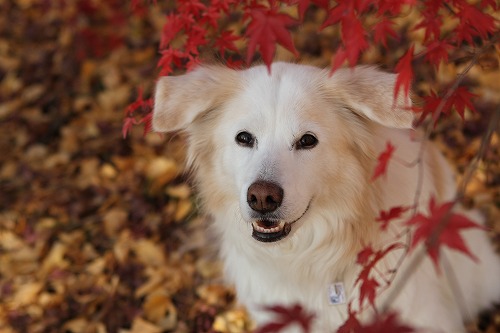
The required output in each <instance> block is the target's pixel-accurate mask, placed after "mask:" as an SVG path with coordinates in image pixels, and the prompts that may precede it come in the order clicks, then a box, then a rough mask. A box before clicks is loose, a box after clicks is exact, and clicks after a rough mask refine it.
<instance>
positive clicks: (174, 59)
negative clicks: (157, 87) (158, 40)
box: [156, 48, 187, 76]
mask: <svg viewBox="0 0 500 333" xmlns="http://www.w3.org/2000/svg"><path fill="white" fill-rule="evenodd" d="M160 53H161V58H160V60H158V64H157V65H156V67H160V68H161V71H160V74H159V76H165V75H168V74H170V73H172V72H173V70H174V68H173V66H176V67H181V66H182V62H183V60H184V59H185V58H186V57H187V55H186V53H185V52H182V51H179V50H177V49H172V48H168V49H165V50H162V51H160Z"/></svg>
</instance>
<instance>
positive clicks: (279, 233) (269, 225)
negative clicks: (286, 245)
mask: <svg viewBox="0 0 500 333" xmlns="http://www.w3.org/2000/svg"><path fill="white" fill-rule="evenodd" d="M252 228H253V232H252V237H253V238H255V239H256V240H258V241H260V242H264V243H270V242H277V241H279V240H281V239H283V238H285V237H286V236H288V234H289V233H290V230H292V225H291V223H287V222H285V221H271V220H258V221H254V222H252Z"/></svg>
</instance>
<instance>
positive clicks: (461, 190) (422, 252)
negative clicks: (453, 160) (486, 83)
mask: <svg viewBox="0 0 500 333" xmlns="http://www.w3.org/2000/svg"><path fill="white" fill-rule="evenodd" d="M499 124H500V107H499V108H497V109H496V110H495V112H494V113H493V115H492V116H491V120H490V122H489V125H488V129H487V131H486V134H485V135H484V136H483V139H482V140H481V146H480V148H479V150H478V152H477V154H476V156H475V158H474V161H473V163H470V164H469V166H468V168H467V170H466V172H465V176H464V178H463V179H462V182H461V184H460V186H459V187H458V190H457V194H456V196H455V198H454V200H453V205H452V206H451V207H450V210H449V211H448V213H447V214H446V215H445V216H444V217H443V219H442V220H441V221H440V223H439V224H438V226H437V227H436V230H434V232H433V233H432V235H431V236H430V237H429V239H428V241H427V242H426V244H425V246H423V247H421V248H419V249H418V251H419V252H418V253H416V254H415V256H414V257H413V258H412V261H411V262H410V263H409V264H408V267H407V268H406V269H405V270H404V271H403V272H401V273H400V274H401V275H400V278H399V280H397V281H396V282H395V284H394V285H393V288H392V291H391V292H390V293H389V294H388V297H387V298H386V299H385V300H384V303H383V304H382V306H381V312H386V311H387V310H388V307H389V305H390V304H391V303H392V302H393V301H394V299H395V298H396V297H397V296H398V295H399V293H400V292H401V290H402V287H403V286H404V285H405V284H406V283H407V282H408V280H409V278H410V277H411V276H412V275H413V274H414V273H415V271H416V269H417V268H418V267H419V266H420V264H421V263H422V261H423V259H424V258H425V256H426V251H427V249H429V248H432V247H434V246H436V245H437V242H438V240H439V236H440V235H441V233H442V232H443V231H444V229H445V228H446V226H447V225H448V223H449V220H450V217H451V214H452V209H453V207H454V206H455V205H456V204H457V203H458V202H459V201H460V200H461V199H462V198H463V197H464V195H465V190H466V188H467V185H468V183H469V182H470V180H471V179H472V175H473V174H474V172H475V171H476V169H477V166H478V163H479V161H481V160H482V159H483V158H484V156H485V155H486V151H487V149H488V146H489V143H490V142H491V137H492V136H493V133H494V132H495V129H497V128H498V126H499ZM448 278H450V277H449V276H448ZM456 291H457V290H455V292H456Z"/></svg>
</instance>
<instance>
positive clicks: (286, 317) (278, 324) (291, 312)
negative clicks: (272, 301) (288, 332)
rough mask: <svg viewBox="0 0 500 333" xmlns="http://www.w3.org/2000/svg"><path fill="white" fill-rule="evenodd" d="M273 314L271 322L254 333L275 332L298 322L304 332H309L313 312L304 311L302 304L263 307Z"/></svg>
mask: <svg viewBox="0 0 500 333" xmlns="http://www.w3.org/2000/svg"><path fill="white" fill-rule="evenodd" d="M264 309H265V310H266V311H268V312H271V313H273V314H274V316H275V320H274V321H273V322H270V323H267V324H265V325H264V326H261V327H259V328H258V329H257V330H256V331H255V332H254V333H277V332H280V331H282V330H283V329H285V328H286V327H288V326H290V325H292V324H298V325H300V327H302V329H303V331H304V332H310V330H311V324H312V321H313V319H314V314H311V313H308V312H306V311H305V310H304V309H303V308H302V306H300V305H299V304H295V305H292V306H289V307H286V306H281V305H275V306H268V307H265V308H264Z"/></svg>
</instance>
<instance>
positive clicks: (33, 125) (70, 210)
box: [0, 0, 500, 333]
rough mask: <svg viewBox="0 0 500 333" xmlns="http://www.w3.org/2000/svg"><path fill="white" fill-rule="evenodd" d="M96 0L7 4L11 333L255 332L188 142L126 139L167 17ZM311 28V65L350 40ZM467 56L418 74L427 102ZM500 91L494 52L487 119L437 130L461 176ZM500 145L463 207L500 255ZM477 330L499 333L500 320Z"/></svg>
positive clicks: (303, 43)
mask: <svg viewBox="0 0 500 333" xmlns="http://www.w3.org/2000/svg"><path fill="white" fill-rule="evenodd" d="M77 3H78V4H77ZM84 3H85V2H75V4H66V5H65V6H62V5H61V6H54V7H50V8H48V7H47V6H46V5H44V4H45V2H37V1H30V0H23V1H21V0H19V1H12V2H8V1H7V2H5V1H0V11H1V12H2V13H4V15H1V16H0V130H1V132H2V135H1V136H0V152H1V154H0V189H1V190H0V300H1V301H0V332H2V333H4V332H5V333H9V332H74V333H80V332H82V333H83V332H89V333H90V332H99V333H103V332H123V333H125V332H133V333H138V332H141V333H150V332H151V333H154V332H216V331H220V332H246V331H249V330H250V329H251V327H252V326H251V325H252V324H251V322H250V320H249V319H248V316H247V314H246V312H245V310H244V309H242V308H241V307H239V306H238V305H237V304H235V295H234V291H233V290H232V289H231V287H229V286H226V285H224V283H223V282H222V280H221V278H220V276H221V268H220V263H219V262H218V261H217V260H216V259H215V256H214V249H212V248H211V247H210V245H209V244H210V243H211V240H210V239H209V238H208V236H207V234H206V233H205V232H204V227H205V225H206V222H207V221H205V220H204V218H203V217H201V216H197V214H196V200H195V199H193V193H192V191H191V189H190V187H189V184H188V182H187V180H186V179H185V177H183V176H182V162H183V158H184V148H185V145H184V141H183V138H182V137H181V136H176V137H169V136H165V137H160V136H158V135H156V134H149V135H147V136H145V137H143V136H142V133H141V130H140V129H136V130H133V132H132V134H131V135H130V136H129V138H128V139H125V140H124V139H123V138H122V133H121V127H122V120H123V112H124V110H125V109H126V107H127V105H128V104H129V103H131V102H133V101H134V100H135V98H136V96H135V94H136V91H137V87H141V88H143V90H144V91H145V92H151V91H152V87H153V85H154V80H155V78H156V75H157V71H156V69H155V65H156V63H157V61H158V54H157V47H158V43H159V40H160V32H161V28H162V26H163V23H164V21H163V16H162V14H161V11H160V10H159V9H158V8H157V7H154V6H152V7H151V8H150V9H145V10H144V11H143V12H142V13H139V15H135V16H133V15H131V14H130V12H129V7H128V4H126V3H125V5H124V4H120V2H116V3H115V2H113V1H110V2H109V3H108V2H104V3H102V4H100V3H99V4H98V3H96V4H94V5H91V6H90V5H89V6H84V5H82V4H84ZM92 6H94V7H92ZM5 13H9V14H8V15H6V14H5ZM306 16H307V17H308V18H307V20H306V23H305V24H304V25H303V26H302V27H300V28H298V29H297V30H296V31H295V32H294V40H295V45H296V47H297V50H298V51H299V53H300V54H301V60H302V61H304V62H307V63H313V64H316V65H321V66H326V65H327V64H328V63H329V61H330V59H331V52H332V49H334V47H333V45H331V44H332V42H331V40H332V39H333V38H334V37H335V36H338V31H336V30H335V29H334V28H333V27H329V28H326V29H325V30H324V31H323V33H322V35H318V34H317V33H316V31H317V28H318V25H319V24H320V22H322V21H323V20H324V17H320V16H321V13H319V12H308V13H306ZM408 19H411V18H408ZM388 42H389V43H390V41H388ZM405 43H407V41H400V42H398V43H394V47H393V49H394V54H391V55H384V54H382V53H381V52H380V51H378V50H377V49H373V48H372V49H369V50H368V51H367V52H366V54H365V55H364V56H363V62H366V63H378V64H381V65H382V67H387V68H393V66H394V64H395V63H396V61H397V59H398V57H400V56H401V55H402V54H404V51H405V49H404V47H405V46H407V44H405ZM278 55H279V56H281V57H283V58H287V57H288V58H289V57H290V55H289V54H287V53H286V51H285V50H283V49H280V48H278ZM467 56H468V55H467V54H456V55H453V57H451V58H450V60H449V61H448V62H447V63H446V64H443V65H441V68H440V70H439V71H438V74H437V75H433V74H431V73H430V72H429V71H428V70H426V68H425V67H422V68H419V67H418V66H416V68H415V70H416V76H417V77H419V78H420V81H419V83H417V84H416V89H417V91H418V90H421V91H428V90H429V89H430V88H432V86H431V85H432V84H434V83H435V82H438V81H439V82H443V83H446V82H447V81H448V82H449V81H450V80H451V78H453V77H455V76H456V74H457V73H459V72H460V70H461V68H462V66H463V63H462V62H461V59H464V58H466V57H467ZM429 82H432V83H429ZM499 82H500V70H499V50H498V49H495V50H492V52H489V53H488V54H486V55H485V56H484V57H483V58H482V59H481V60H480V63H479V66H476V67H475V68H474V69H473V70H472V71H471V75H470V78H469V79H468V80H467V81H466V84H467V85H468V86H470V87H473V91H474V92H475V93H477V94H479V95H481V96H482V97H481V98H478V99H477V100H476V101H475V102H476V108H477V110H478V113H477V114H471V113H467V112H466V113H465V122H462V121H461V119H460V118H459V117H449V118H447V119H446V120H444V121H442V122H440V123H439V124H438V125H437V128H436V132H435V135H434V136H433V140H434V141H435V142H437V144H438V145H439V146H440V148H441V149H442V151H443V152H444V153H445V154H446V155H447V157H448V158H449V159H450V161H451V162H452V163H453V164H454V165H455V166H456V168H457V170H458V172H459V174H462V173H463V172H464V170H465V168H466V167H467V165H468V164H469V163H470V161H471V158H472V157H473V156H474V154H475V153H476V152H477V151H478V149H479V146H480V141H481V136H482V135H483V134H484V132H485V131H486V128H487V126H488V120H489V117H490V115H491V114H492V113H493V111H494V110H495V109H497V108H498V107H499V105H500V98H499V94H498V92H499V91H500V86H499ZM499 140H500V137H499V136H498V132H497V133H496V134H494V135H493V138H492V142H491V147H490V148H489V150H488V152H487V161H486V162H484V163H481V165H480V168H479V170H478V171H477V172H476V173H475V175H474V177H473V179H472V181H471V182H470V183H469V186H468V187H467V198H466V200H465V201H466V202H465V203H466V204H467V205H469V206H471V207H472V206H475V207H478V208H479V209H481V210H482V211H484V212H485V214H486V216H487V217H488V223H489V226H490V227H491V229H492V231H491V232H490V234H491V237H492V239H493V241H494V242H495V243H496V244H497V247H500V190H499V186H500V142H499ZM167 143H168V144H167ZM468 329H469V332H488V333H491V332H498V331H500V309H499V308H496V309H491V311H488V312H485V313H484V314H482V315H481V316H479V317H478V318H477V319H476V321H475V322H474V323H471V324H470V325H469V327H468Z"/></svg>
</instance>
